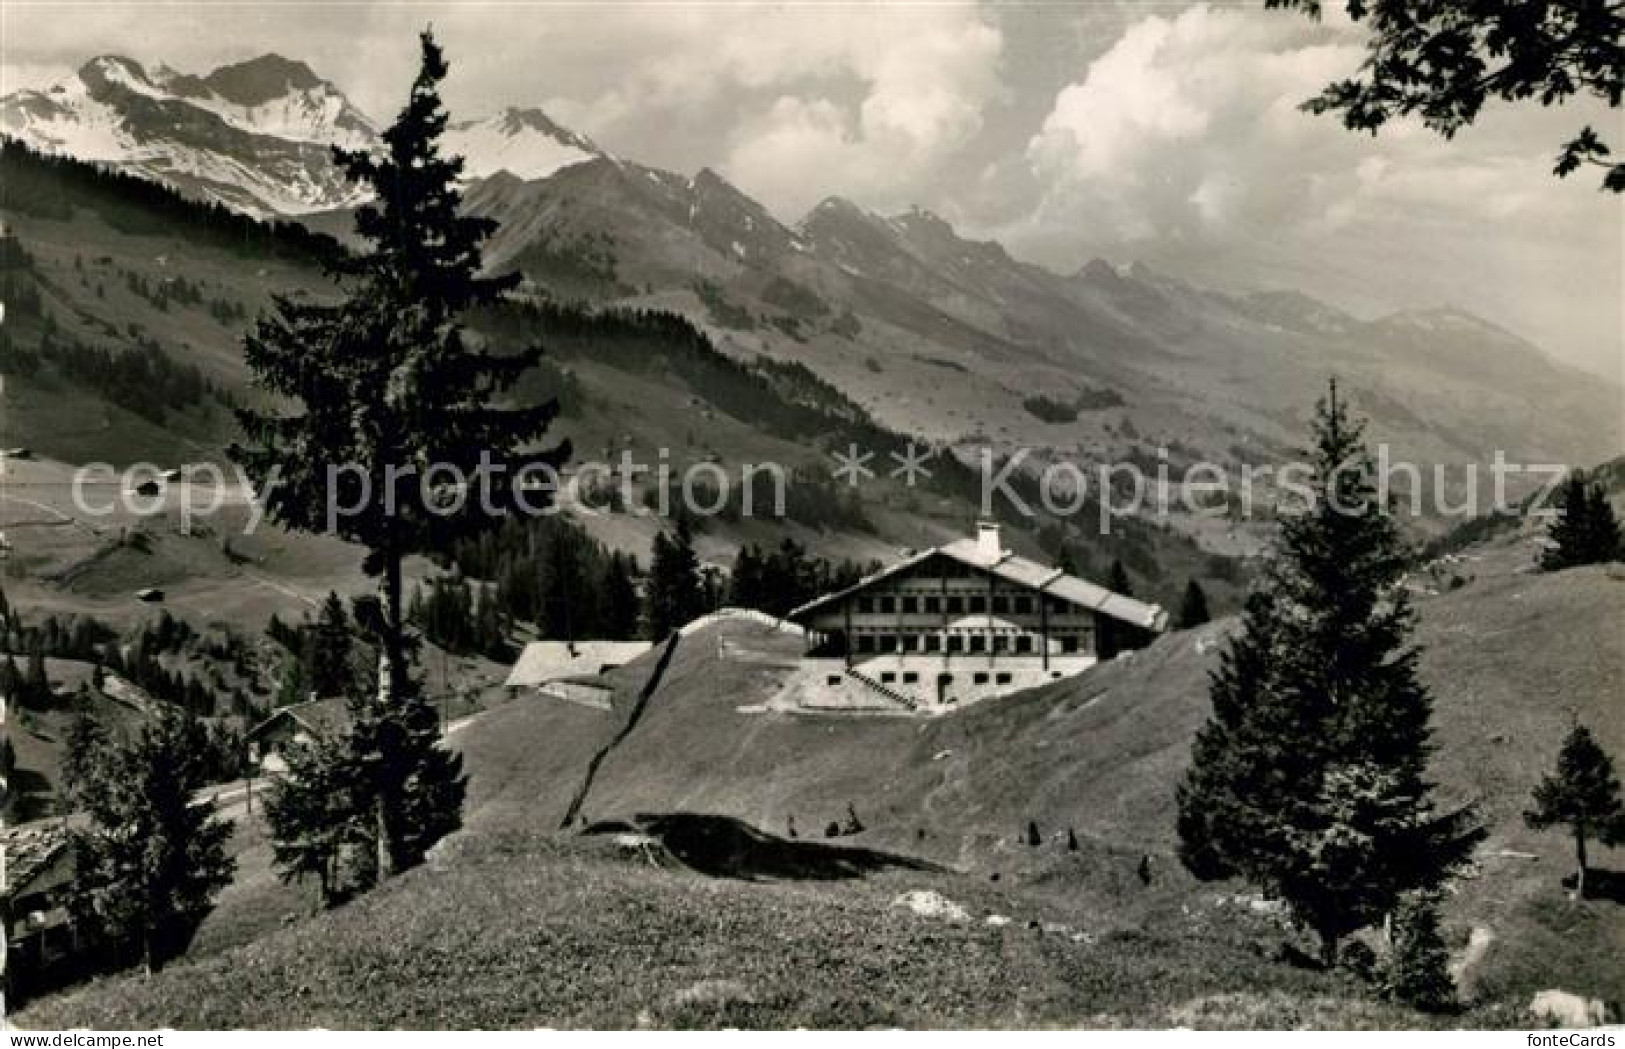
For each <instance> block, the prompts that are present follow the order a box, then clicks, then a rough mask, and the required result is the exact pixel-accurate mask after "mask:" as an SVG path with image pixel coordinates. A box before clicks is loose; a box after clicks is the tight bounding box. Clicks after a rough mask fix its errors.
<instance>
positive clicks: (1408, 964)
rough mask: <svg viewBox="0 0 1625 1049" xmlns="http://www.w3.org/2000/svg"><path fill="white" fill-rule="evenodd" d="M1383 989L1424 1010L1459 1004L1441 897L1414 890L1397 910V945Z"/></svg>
mask: <svg viewBox="0 0 1625 1049" xmlns="http://www.w3.org/2000/svg"><path fill="white" fill-rule="evenodd" d="M1382 987H1383V992H1384V993H1385V994H1387V995H1388V996H1389V997H1391V998H1393V999H1395V1000H1397V1001H1401V1002H1404V1003H1405V1004H1406V1005H1409V1006H1411V1007H1412V1008H1415V1009H1421V1010H1422V1011H1424V1012H1430V1013H1439V1012H1445V1011H1448V1010H1450V1009H1454V1008H1455V1007H1456V981H1455V980H1454V978H1452V977H1451V975H1450V948H1449V947H1448V946H1446V944H1445V942H1444V934H1443V933H1442V932H1441V931H1440V928H1439V901H1438V898H1437V897H1436V896H1434V895H1433V894H1431V893H1426V892H1413V893H1409V894H1407V895H1406V896H1405V898H1404V899H1403V900H1401V901H1400V904H1399V907H1398V908H1397V909H1396V910H1395V911H1394V920H1393V945H1392V949H1391V950H1390V952H1389V955H1388V960H1387V964H1386V965H1385V966H1384V968H1383V974H1382Z"/></svg>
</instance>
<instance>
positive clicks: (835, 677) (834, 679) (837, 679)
mask: <svg viewBox="0 0 1625 1049" xmlns="http://www.w3.org/2000/svg"><path fill="white" fill-rule="evenodd" d="M840 683H841V675H839V674H831V675H829V676H828V677H826V678H824V684H826V685H839V684H840Z"/></svg>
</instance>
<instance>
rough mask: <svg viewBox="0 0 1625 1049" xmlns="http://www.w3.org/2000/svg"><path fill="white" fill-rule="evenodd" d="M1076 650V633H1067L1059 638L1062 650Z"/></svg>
mask: <svg viewBox="0 0 1625 1049" xmlns="http://www.w3.org/2000/svg"><path fill="white" fill-rule="evenodd" d="M1077 650H1078V637H1077V635H1076V634H1067V635H1065V636H1064V637H1062V638H1061V651H1062V652H1076V651H1077Z"/></svg>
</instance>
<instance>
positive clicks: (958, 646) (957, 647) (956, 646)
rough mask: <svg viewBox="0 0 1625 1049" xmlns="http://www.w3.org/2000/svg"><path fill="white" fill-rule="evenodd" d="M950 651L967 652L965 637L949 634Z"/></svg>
mask: <svg viewBox="0 0 1625 1049" xmlns="http://www.w3.org/2000/svg"><path fill="white" fill-rule="evenodd" d="M948 651H950V652H963V651H965V639H964V638H963V637H961V636H960V635H958V634H949V635H948Z"/></svg>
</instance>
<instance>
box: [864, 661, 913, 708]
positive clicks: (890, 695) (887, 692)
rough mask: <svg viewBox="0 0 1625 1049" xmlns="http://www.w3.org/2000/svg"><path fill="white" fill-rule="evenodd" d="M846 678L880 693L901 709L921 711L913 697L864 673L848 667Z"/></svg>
mask: <svg viewBox="0 0 1625 1049" xmlns="http://www.w3.org/2000/svg"><path fill="white" fill-rule="evenodd" d="M846 676H847V677H849V678H851V679H852V680H854V681H856V682H857V683H858V684H860V685H862V686H863V687H864V688H867V689H868V690H870V691H871V692H876V693H879V694H880V695H881V696H882V697H884V698H885V699H889V700H891V701H892V702H893V703H896V704H897V705H898V706H900V707H903V708H905V709H907V710H910V711H913V712H916V713H917V712H918V711H919V709H920V704H919V703H918V702H917V701H916V700H914V698H913V697H911V696H908V695H906V694H904V693H902V692H899V691H897V690H896V689H894V688H892V687H891V686H890V685H882V684H881V683H880V682H878V681H876V680H875V679H874V678H872V677H870V676H869V675H868V674H865V673H863V672H862V671H859V670H854V669H852V668H851V667H847V668H846Z"/></svg>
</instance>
